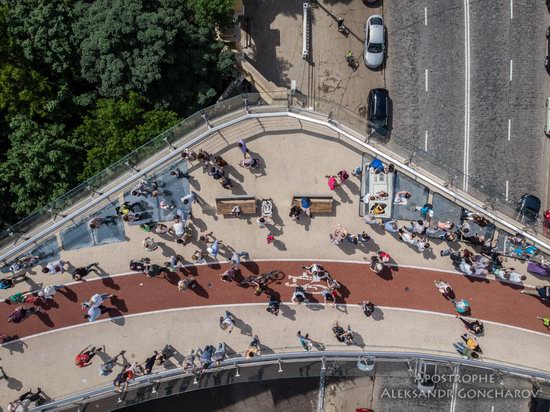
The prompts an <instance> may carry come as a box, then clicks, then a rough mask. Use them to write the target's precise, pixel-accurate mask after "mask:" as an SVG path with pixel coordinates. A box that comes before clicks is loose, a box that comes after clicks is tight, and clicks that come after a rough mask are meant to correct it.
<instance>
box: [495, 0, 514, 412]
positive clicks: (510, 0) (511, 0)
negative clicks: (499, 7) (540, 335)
mask: <svg viewBox="0 0 550 412" xmlns="http://www.w3.org/2000/svg"><path fill="white" fill-rule="evenodd" d="M510 1H512V0H510ZM491 412H495V405H493V406H491Z"/></svg>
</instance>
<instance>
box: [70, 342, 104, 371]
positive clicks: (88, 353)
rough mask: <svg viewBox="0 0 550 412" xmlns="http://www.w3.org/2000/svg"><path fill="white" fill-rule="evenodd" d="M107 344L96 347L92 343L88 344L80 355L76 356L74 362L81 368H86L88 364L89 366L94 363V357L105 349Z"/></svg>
mask: <svg viewBox="0 0 550 412" xmlns="http://www.w3.org/2000/svg"><path fill="white" fill-rule="evenodd" d="M104 350H105V346H103V347H97V348H96V347H95V346H92V345H88V346H86V347H85V348H84V349H82V350H81V351H80V352H79V353H78V355H76V356H75V358H74V364H75V365H76V366H77V367H79V368H85V367H86V366H89V365H91V364H92V362H91V361H92V358H93V357H94V356H95V355H97V354H98V353H99V352H101V351H104Z"/></svg>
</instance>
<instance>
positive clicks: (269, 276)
mask: <svg viewBox="0 0 550 412" xmlns="http://www.w3.org/2000/svg"><path fill="white" fill-rule="evenodd" d="M284 277H285V274H284V273H283V272H281V271H280V270H272V271H271V272H268V273H262V274H261V275H251V276H248V277H246V278H244V279H243V280H242V281H241V282H240V283H239V284H240V285H241V286H257V285H266V284H268V283H270V282H277V281H279V280H283V279H284Z"/></svg>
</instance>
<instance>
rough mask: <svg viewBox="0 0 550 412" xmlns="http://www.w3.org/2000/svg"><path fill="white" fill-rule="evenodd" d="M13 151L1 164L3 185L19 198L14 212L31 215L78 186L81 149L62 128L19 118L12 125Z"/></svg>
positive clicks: (21, 116) (14, 206) (11, 140)
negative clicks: (66, 135) (77, 173)
mask: <svg viewBox="0 0 550 412" xmlns="http://www.w3.org/2000/svg"><path fill="white" fill-rule="evenodd" d="M10 127H11V129H12V130H13V132H12V133H11V134H10V143H11V148H10V150H9V151H8V153H7V156H6V159H5V161H4V162H3V163H2V164H0V181H1V182H2V183H3V185H5V186H8V187H9V188H10V191H11V193H12V194H13V195H14V197H15V201H14V203H13V205H12V206H13V208H14V209H15V211H16V212H17V213H18V214H29V213H31V212H33V211H34V210H35V209H36V208H37V207H39V206H41V205H44V204H46V203H48V202H49V201H50V200H52V199H53V198H56V197H58V196H60V195H62V194H63V193H65V192H66V191H67V190H69V189H70V188H71V187H72V186H73V185H74V184H75V182H76V176H75V174H74V170H78V166H79V158H80V157H81V149H80V148H79V146H78V144H77V143H76V142H74V141H73V140H71V139H68V138H66V137H65V132H64V126H63V125H61V124H44V123H42V124H39V123H37V122H35V121H33V120H32V119H30V118H29V117H27V116H24V115H17V116H15V117H14V118H13V119H12V121H11V122H10Z"/></svg>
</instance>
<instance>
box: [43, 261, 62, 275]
mask: <svg viewBox="0 0 550 412" xmlns="http://www.w3.org/2000/svg"><path fill="white" fill-rule="evenodd" d="M65 263H69V262H64V261H63V260H61V259H60V260H55V261H53V262H50V263H48V264H47V265H46V267H45V268H43V269H42V273H49V274H50V275H55V274H60V273H63V272H65V268H64V266H65Z"/></svg>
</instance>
